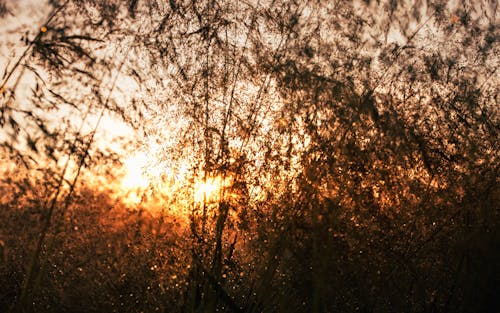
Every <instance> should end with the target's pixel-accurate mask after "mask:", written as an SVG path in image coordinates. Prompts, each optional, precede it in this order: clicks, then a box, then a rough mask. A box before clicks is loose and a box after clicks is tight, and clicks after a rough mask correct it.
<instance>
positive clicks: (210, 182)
mask: <svg viewBox="0 0 500 313" xmlns="http://www.w3.org/2000/svg"><path fill="white" fill-rule="evenodd" d="M219 189H220V182H219V181H218V180H216V179H212V178H210V179H207V180H205V181H200V182H199V183H198V184H196V185H195V187H194V190H195V193H194V200H195V201H196V202H211V201H214V198H216V197H217V194H218V191H219Z"/></svg>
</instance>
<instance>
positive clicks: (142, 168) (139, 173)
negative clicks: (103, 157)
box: [122, 152, 150, 189]
mask: <svg viewBox="0 0 500 313" xmlns="http://www.w3.org/2000/svg"><path fill="white" fill-rule="evenodd" d="M147 163H148V157H147V154H146V153H144V152H140V153H137V154H135V155H133V156H131V157H130V158H128V159H127V160H125V162H124V168H125V173H126V174H125V177H124V178H123V180H122V187H123V188H124V189H143V188H146V187H147V186H148V185H149V183H150V180H149V179H148V178H147V176H146V166H147Z"/></svg>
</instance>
